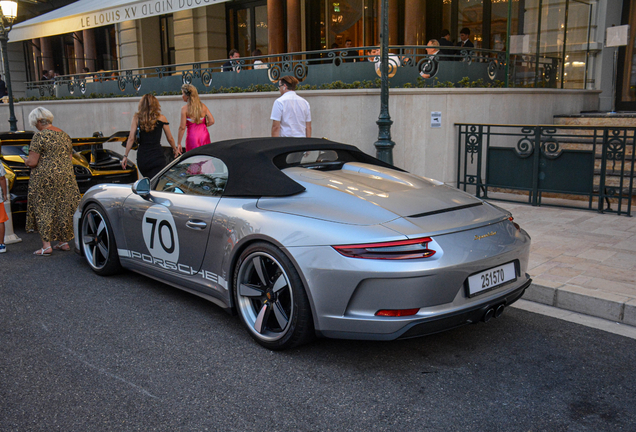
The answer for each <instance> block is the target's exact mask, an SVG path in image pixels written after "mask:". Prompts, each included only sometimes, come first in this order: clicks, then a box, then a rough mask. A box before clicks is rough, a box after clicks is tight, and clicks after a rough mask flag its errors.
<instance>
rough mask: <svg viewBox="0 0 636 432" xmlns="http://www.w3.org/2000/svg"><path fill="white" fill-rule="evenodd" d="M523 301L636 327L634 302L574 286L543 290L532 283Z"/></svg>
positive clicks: (622, 297) (551, 287) (543, 286)
mask: <svg viewBox="0 0 636 432" xmlns="http://www.w3.org/2000/svg"><path fill="white" fill-rule="evenodd" d="M522 298H523V299H524V300H529V301H533V302H535V303H541V304H545V305H548V306H553V307H556V308H559V309H565V310H569V311H572V312H577V313H581V314H585V315H590V316H593V317H597V318H603V319H606V320H610V321H615V322H618V323H621V324H627V325H630V326H636V299H634V298H631V297H627V296H620V295H616V294H611V293H604V292H600V291H597V290H590V289H586V288H581V287H578V286H574V285H558V286H545V285H539V284H536V283H532V284H531V285H530V287H528V289H526V292H525V294H524V295H523V297H522Z"/></svg>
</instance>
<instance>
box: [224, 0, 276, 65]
mask: <svg viewBox="0 0 636 432" xmlns="http://www.w3.org/2000/svg"><path fill="white" fill-rule="evenodd" d="M226 10H227V15H228V18H229V20H228V22H229V25H228V32H229V34H228V41H229V46H228V51H229V50H231V49H237V50H238V51H239V53H240V54H241V57H249V56H251V55H252V52H253V51H254V50H255V49H259V50H261V53H262V54H263V55H266V54H267V53H268V49H267V48H268V32H267V1H262V0H259V1H256V2H241V3H238V2H233V3H231V4H230V3H228V4H227V9H226Z"/></svg>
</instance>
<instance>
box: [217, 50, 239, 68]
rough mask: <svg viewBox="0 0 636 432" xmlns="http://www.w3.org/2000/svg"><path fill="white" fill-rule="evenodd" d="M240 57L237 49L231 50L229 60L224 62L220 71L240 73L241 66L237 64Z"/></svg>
mask: <svg viewBox="0 0 636 432" xmlns="http://www.w3.org/2000/svg"><path fill="white" fill-rule="evenodd" d="M240 57H241V54H240V53H239V52H238V50H237V49H232V50H231V51H230V59H229V60H228V61H226V62H225V63H223V69H221V72H232V71H235V72H237V73H238V72H240V71H241V64H240V63H239V61H238V59H239V58H240Z"/></svg>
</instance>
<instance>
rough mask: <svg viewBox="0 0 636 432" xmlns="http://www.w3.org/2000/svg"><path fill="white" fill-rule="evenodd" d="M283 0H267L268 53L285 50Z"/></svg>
mask: <svg viewBox="0 0 636 432" xmlns="http://www.w3.org/2000/svg"><path fill="white" fill-rule="evenodd" d="M283 8H284V1H283V0H267V39H268V40H267V44H268V48H267V50H268V52H269V54H280V53H283V52H284V51H285V15H284V9H283Z"/></svg>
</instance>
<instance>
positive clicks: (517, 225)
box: [508, 216, 521, 231]
mask: <svg viewBox="0 0 636 432" xmlns="http://www.w3.org/2000/svg"><path fill="white" fill-rule="evenodd" d="M508 220H509V221H510V222H512V224H513V225H514V226H515V228H517V231H520V230H521V227H520V226H519V224H518V223H516V222H515V218H513V217H512V216H510V217H509V218H508Z"/></svg>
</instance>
